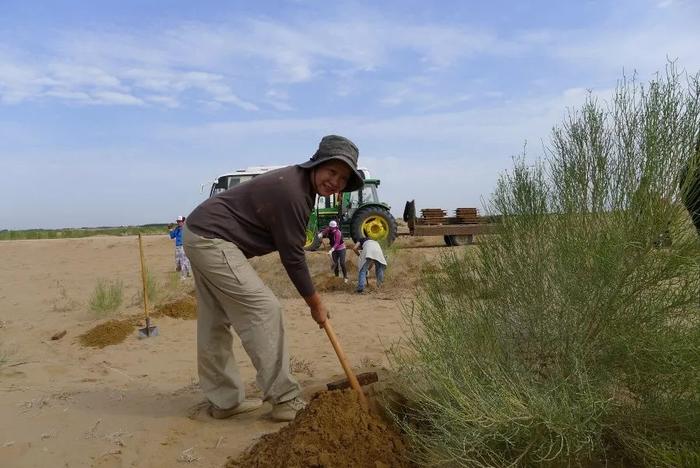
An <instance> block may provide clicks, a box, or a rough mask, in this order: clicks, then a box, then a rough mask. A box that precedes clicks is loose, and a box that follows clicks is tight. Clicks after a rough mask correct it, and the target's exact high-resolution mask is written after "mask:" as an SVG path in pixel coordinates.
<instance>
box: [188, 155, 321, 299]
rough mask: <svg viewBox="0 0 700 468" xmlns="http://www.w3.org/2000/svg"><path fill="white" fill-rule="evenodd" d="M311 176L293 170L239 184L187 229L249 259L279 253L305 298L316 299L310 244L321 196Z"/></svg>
mask: <svg viewBox="0 0 700 468" xmlns="http://www.w3.org/2000/svg"><path fill="white" fill-rule="evenodd" d="M309 172H310V171H309V170H308V169H304V168H301V167H299V166H288V167H284V168H282V169H277V170H275V171H271V172H267V173H265V174H262V175H259V176H257V177H255V178H254V179H253V180H251V181H248V182H245V183H242V184H239V185H236V186H235V187H233V188H231V189H229V190H226V191H224V192H221V193H219V194H217V195H215V196H213V197H211V198H209V199H208V200H205V201H204V202H202V203H201V204H200V205H199V206H198V207H197V208H195V209H194V211H192V213H190V215H189V216H188V217H187V227H188V228H189V229H190V230H191V231H192V232H194V233H195V234H198V235H200V236H202V237H207V238H210V239H223V240H225V241H229V242H232V243H234V244H236V246H237V247H238V248H239V249H241V251H242V252H243V253H244V254H245V256H246V257H247V258H251V257H257V256H260V255H265V254H268V253H270V252H274V251H275V250H276V251H278V252H279V256H280V260H281V261H282V264H283V265H284V268H285V269H286V270H287V274H288V275H289V278H290V279H291V280H292V283H294V286H295V287H296V288H297V291H299V294H301V295H302V296H305V297H306V296H310V295H311V294H313V293H314V285H313V283H312V281H311V275H310V274H309V268H308V266H307V265H306V256H305V254H304V243H305V241H306V225H307V223H308V221H309V216H310V215H311V210H312V208H313V205H314V200H315V198H316V193H315V191H314V189H313V187H312V185H311V178H310V175H309Z"/></svg>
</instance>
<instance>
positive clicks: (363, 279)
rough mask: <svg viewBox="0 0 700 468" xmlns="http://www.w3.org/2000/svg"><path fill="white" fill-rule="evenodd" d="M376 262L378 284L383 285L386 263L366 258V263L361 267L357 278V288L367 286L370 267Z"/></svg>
mask: <svg viewBox="0 0 700 468" xmlns="http://www.w3.org/2000/svg"><path fill="white" fill-rule="evenodd" d="M373 263H374V271H375V273H376V275H377V286H381V284H382V283H383V282H384V271H385V270H386V265H384V264H383V263H381V262H378V261H377V260H373V259H371V258H368V259H367V260H365V264H364V265H362V267H361V268H360V276H359V278H358V279H357V290H358V291H362V290H364V289H365V286H367V274H368V272H369V267H370V265H372V264H373Z"/></svg>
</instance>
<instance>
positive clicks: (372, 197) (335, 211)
mask: <svg viewBox="0 0 700 468" xmlns="http://www.w3.org/2000/svg"><path fill="white" fill-rule="evenodd" d="M279 167H281V166H257V167H251V168H248V169H241V170H238V171H236V172H232V173H228V174H223V175H221V176H219V177H217V178H216V179H215V180H214V182H213V183H212V186H211V189H210V192H209V196H210V197H211V196H214V195H216V194H217V193H219V192H221V191H223V190H227V189H229V188H231V187H234V186H235V185H237V184H239V183H243V182H245V181H246V180H250V179H252V178H253V177H255V176H257V175H260V174H264V173H265V172H268V171H270V170H274V169H278V168H279ZM361 172H363V174H368V172H369V171H367V170H366V169H363V168H361ZM379 182H380V181H379V179H372V178H369V177H368V178H366V179H365V185H364V187H363V188H362V189H360V190H356V191H354V192H343V193H340V194H333V195H329V196H327V197H322V196H317V197H316V206H315V207H314V209H313V210H312V212H311V216H310V217H309V223H308V225H307V227H306V245H305V248H306V249H307V250H316V249H318V247H319V246H320V245H321V239H319V238H318V233H319V232H320V231H321V230H323V228H325V227H326V226H328V223H329V222H331V221H332V220H335V221H336V222H337V223H338V225H339V226H340V228H341V230H342V233H343V237H344V238H346V239H348V238H351V239H352V240H353V241H355V242H357V241H358V240H359V239H361V238H362V237H368V238H370V239H374V240H376V241H383V242H386V243H387V244H391V243H392V242H394V240H395V239H396V235H397V227H396V220H395V219H394V217H393V216H392V214H391V212H390V209H391V207H390V206H389V205H388V204H387V203H384V202H382V201H381V200H380V199H379V194H378V191H377V188H378V187H379Z"/></svg>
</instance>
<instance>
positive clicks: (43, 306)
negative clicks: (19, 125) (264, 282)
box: [0, 236, 401, 467]
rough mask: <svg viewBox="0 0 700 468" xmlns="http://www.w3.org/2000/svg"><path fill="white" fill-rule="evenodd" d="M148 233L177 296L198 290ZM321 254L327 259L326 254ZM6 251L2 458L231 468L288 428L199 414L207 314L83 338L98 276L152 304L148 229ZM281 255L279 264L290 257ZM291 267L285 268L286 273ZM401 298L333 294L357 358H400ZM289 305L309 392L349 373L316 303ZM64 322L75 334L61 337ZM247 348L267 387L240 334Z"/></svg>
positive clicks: (2, 251)
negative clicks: (312, 307)
mask: <svg viewBox="0 0 700 468" xmlns="http://www.w3.org/2000/svg"><path fill="white" fill-rule="evenodd" d="M144 239H145V248H146V252H147V263H148V265H149V268H150V269H151V271H153V272H154V274H155V275H156V276H157V278H158V279H159V281H160V282H161V283H162V284H171V285H174V286H171V287H170V293H171V294H174V293H176V290H177V289H179V290H181V291H184V290H189V289H192V284H191V283H185V284H179V283H178V281H177V280H176V281H173V280H172V269H173V264H174V260H173V252H172V250H173V247H172V242H171V241H170V240H169V239H168V238H167V236H149V237H146V238H144ZM309 255H310V258H311V259H312V260H313V261H316V262H322V264H324V265H325V262H326V258H325V257H324V254H323V253H313V254H309ZM0 258H1V259H2V266H1V267H0V353H4V354H5V356H6V362H5V363H4V365H2V366H0V465H2V466H18V467H19V466H22V467H25V466H26V467H29V466H32V467H33V466H42V467H43V466H66V467H79V466H100V467H101V466H174V465H176V464H177V461H178V459H181V460H182V459H186V458H196V459H197V460H196V461H193V462H191V464H192V465H195V466H202V467H209V466H221V465H222V464H223V463H224V462H225V460H226V457H227V456H230V455H236V454H238V453H240V451H241V450H243V449H244V448H245V447H247V446H248V445H250V443H251V442H252V441H253V440H254V439H256V438H257V437H259V436H260V435H262V434H264V433H267V432H271V431H275V430H277V429H279V427H281V426H280V424H279V423H273V422H271V421H269V420H267V419H266V418H265V417H264V412H261V414H254V415H251V416H249V417H247V418H245V419H242V420H226V421H216V420H212V419H210V418H209V417H207V416H205V415H203V414H201V413H199V414H198V415H196V416H195V417H194V419H190V418H188V414H189V412H190V409H191V408H192V407H193V406H194V405H196V404H197V403H199V402H201V401H202V395H201V393H199V391H198V389H197V387H196V381H197V373H196V364H195V322H194V321H184V320H176V319H170V318H159V319H158V320H157V325H158V326H159V328H160V336H159V337H156V338H152V339H147V340H139V339H138V338H137V337H136V336H135V335H132V336H130V337H129V338H128V339H127V340H126V341H125V342H124V343H122V344H119V345H115V346H109V347H106V348H104V349H100V350H94V349H89V348H84V347H82V346H80V345H79V344H78V343H77V340H76V337H77V335H78V334H80V333H82V332H84V331H85V330H87V329H89V328H90V327H92V326H94V325H95V324H96V323H97V319H96V318H95V316H94V315H93V314H92V313H91V312H89V309H88V305H87V304H88V301H89V297H90V294H91V292H92V291H93V289H94V287H95V284H96V282H97V279H98V278H105V279H107V280H116V279H121V280H122V281H123V282H124V298H125V299H124V303H125V304H124V305H123V306H122V307H121V308H120V310H119V312H118V314H119V315H125V314H134V313H139V312H140V311H141V308H140V306H139V305H138V300H137V297H138V291H139V288H140V276H139V269H138V268H139V259H138V248H137V243H136V238H134V237H96V238H86V239H66V240H61V239H59V240H33V241H8V242H0ZM270 262H273V263H270V264H271V265H273V266H272V267H271V268H275V267H274V262H276V260H275V259H274V258H273V259H272V260H270ZM278 269H279V272H278V273H277V272H274V273H275V274H280V275H284V272H283V270H282V268H281V266H279V267H278ZM353 279H354V278H353ZM349 286H350V287H351V285H349ZM164 289H167V288H165V287H164ZM400 294H401V293H396V292H395V293H393V294H389V293H374V294H365V295H355V294H352V293H350V292H349V291H348V292H336V293H328V294H325V295H324V298H325V300H326V301H327V303H328V306H329V308H330V310H331V311H332V313H333V324H334V328H335V330H336V333H337V334H338V337H339V339H340V341H341V343H342V344H343V346H344V348H345V351H346V353H347V354H348V356H349V358H350V360H351V361H352V363H353V365H356V366H359V365H360V363H364V364H367V363H370V362H371V363H375V364H384V363H385V362H386V361H385V357H384V354H383V349H384V345H383V343H384V344H387V343H390V342H392V341H394V340H395V339H396V338H397V337H399V336H400V335H401V318H400V309H399V306H398V303H397V299H398V297H399V296H400ZM281 301H282V304H283V306H284V309H285V320H286V323H287V329H288V332H289V337H290V340H289V341H290V353H291V354H292V355H293V356H294V357H295V358H296V359H297V360H301V361H303V362H305V363H308V364H309V365H310V367H311V370H312V372H313V375H312V376H311V375H305V374H303V373H300V374H298V375H297V376H298V378H299V379H300V381H301V382H302V384H303V386H304V389H305V393H306V394H307V395H308V394H310V393H311V392H313V391H315V390H317V389H320V388H322V387H323V386H324V385H325V383H326V382H328V381H331V380H333V379H335V378H337V377H339V376H340V375H339V374H340V373H341V372H342V370H341V368H340V366H339V364H338V362H337V359H336V357H335V355H334V354H333V350H332V348H331V346H330V344H329V342H328V340H327V338H326V336H325V333H324V332H323V331H321V330H319V329H318V328H317V327H316V326H315V324H314V323H313V322H312V321H311V319H310V317H309V316H308V312H307V310H308V309H307V308H306V306H305V304H304V303H303V300H301V299H297V298H288V299H281ZM61 330H67V331H68V333H67V335H66V336H65V337H64V338H62V339H61V340H58V341H51V340H50V337H51V335H52V334H53V333H55V332H58V331H61ZM234 349H235V351H236V352H237V357H238V358H239V364H240V366H241V371H242V374H243V376H244V379H245V380H246V382H248V383H249V387H250V389H251V390H252V391H255V386H254V384H253V382H254V372H253V368H252V366H251V364H250V362H249V361H248V358H247V356H246V355H245V353H243V352H242V349H241V347H240V342H238V341H236V343H235V345H234ZM188 449H191V450H188ZM183 452H185V453H184V455H183Z"/></svg>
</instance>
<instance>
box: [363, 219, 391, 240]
mask: <svg viewBox="0 0 700 468" xmlns="http://www.w3.org/2000/svg"><path fill="white" fill-rule="evenodd" d="M362 232H363V233H364V234H365V236H367V237H369V238H370V239H373V240H382V239H386V238H387V236H389V223H388V222H387V220H386V219H384V218H383V217H382V216H370V217H368V218H367V219H365V220H364V221H363V222H362Z"/></svg>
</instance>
